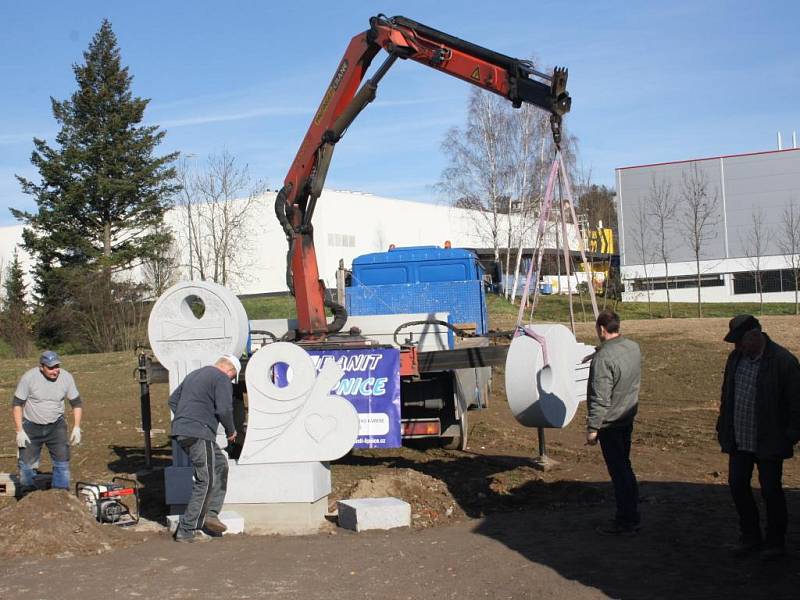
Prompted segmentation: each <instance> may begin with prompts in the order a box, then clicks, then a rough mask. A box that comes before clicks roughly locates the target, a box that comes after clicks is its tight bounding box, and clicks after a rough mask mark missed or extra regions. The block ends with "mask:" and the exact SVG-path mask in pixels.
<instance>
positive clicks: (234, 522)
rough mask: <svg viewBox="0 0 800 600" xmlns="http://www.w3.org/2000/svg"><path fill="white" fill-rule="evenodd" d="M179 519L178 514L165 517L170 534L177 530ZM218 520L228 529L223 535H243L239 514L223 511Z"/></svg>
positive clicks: (242, 519) (242, 523) (241, 519)
mask: <svg viewBox="0 0 800 600" xmlns="http://www.w3.org/2000/svg"><path fill="white" fill-rule="evenodd" d="M180 518H181V515H180V514H174V515H167V527H169V532H170V533H175V530H176V529H177V528H178V521H179V520H180ZM219 520H220V521H222V522H223V523H224V524H225V525H226V526H227V527H228V531H226V532H225V533H224V534H223V535H228V534H234V533H244V517H242V515H240V514H239V513H237V512H235V511H230V510H228V511H226V510H223V511H222V512H221V513H219Z"/></svg>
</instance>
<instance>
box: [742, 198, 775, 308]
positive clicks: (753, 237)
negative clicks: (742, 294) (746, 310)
mask: <svg viewBox="0 0 800 600" xmlns="http://www.w3.org/2000/svg"><path fill="white" fill-rule="evenodd" d="M771 235H772V234H771V232H770V230H769V228H768V227H767V226H766V224H765V223H764V211H763V210H762V209H761V208H758V209H756V210H753V212H752V213H751V215H750V226H749V227H748V229H747V233H746V234H745V239H744V240H743V241H742V247H743V248H744V255H745V257H746V258H747V262H748V263H749V265H750V272H751V273H752V274H753V281H754V282H755V286H756V293H757V294H758V310H759V313H762V314H763V312H764V281H763V276H762V272H763V271H762V269H761V259H762V257H763V256H764V254H765V252H766V250H767V246H768V245H769V238H770V236H771Z"/></svg>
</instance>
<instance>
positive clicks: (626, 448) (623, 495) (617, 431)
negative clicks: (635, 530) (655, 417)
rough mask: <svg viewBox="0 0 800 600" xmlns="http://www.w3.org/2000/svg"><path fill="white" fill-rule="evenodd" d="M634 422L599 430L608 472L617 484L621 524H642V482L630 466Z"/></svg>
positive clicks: (615, 486)
mask: <svg viewBox="0 0 800 600" xmlns="http://www.w3.org/2000/svg"><path fill="white" fill-rule="evenodd" d="M632 434H633V425H632V424H631V425H628V426H626V427H608V428H606V429H601V430H600V431H599V432H598V433H597V438H598V439H599V440H600V449H601V450H602V451H603V458H604V459H605V461H606V467H607V468H608V474H609V475H611V482H612V483H613V484H614V497H615V499H616V501H617V514H616V515H615V517H614V520H615V521H617V523H619V524H620V525H629V526H638V525H639V520H640V519H639V486H638V484H637V482H636V475H635V474H634V472H633V467H632V466H631V435H632Z"/></svg>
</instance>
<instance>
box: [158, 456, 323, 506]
mask: <svg viewBox="0 0 800 600" xmlns="http://www.w3.org/2000/svg"><path fill="white" fill-rule="evenodd" d="M193 472H194V469H193V468H192V467H167V468H166V469H164V487H165V490H166V494H165V495H166V502H167V504H169V505H172V506H177V505H185V504H188V503H189V498H190V497H191V495H192V473H193ZM330 492H331V469H330V465H329V464H328V463H322V462H298V463H274V464H258V465H240V464H238V463H237V462H236V461H235V460H230V461H228V491H227V493H226V495H225V502H226V503H229V504H266V503H269V504H276V503H287V502H288V503H295V502H297V503H311V502H316V501H317V500H319V499H320V498H322V497H323V496H327V495H328V494H330Z"/></svg>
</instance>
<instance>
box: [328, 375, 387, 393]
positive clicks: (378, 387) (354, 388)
mask: <svg viewBox="0 0 800 600" xmlns="http://www.w3.org/2000/svg"><path fill="white" fill-rule="evenodd" d="M388 380H389V378H388V377H377V378H376V377H366V378H365V377H348V378H347V379H342V380H341V381H340V382H339V383H338V384H337V385H336V387H334V388H333V392H334V393H335V394H337V395H339V396H383V395H384V394H385V393H386V382H387V381H388Z"/></svg>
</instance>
